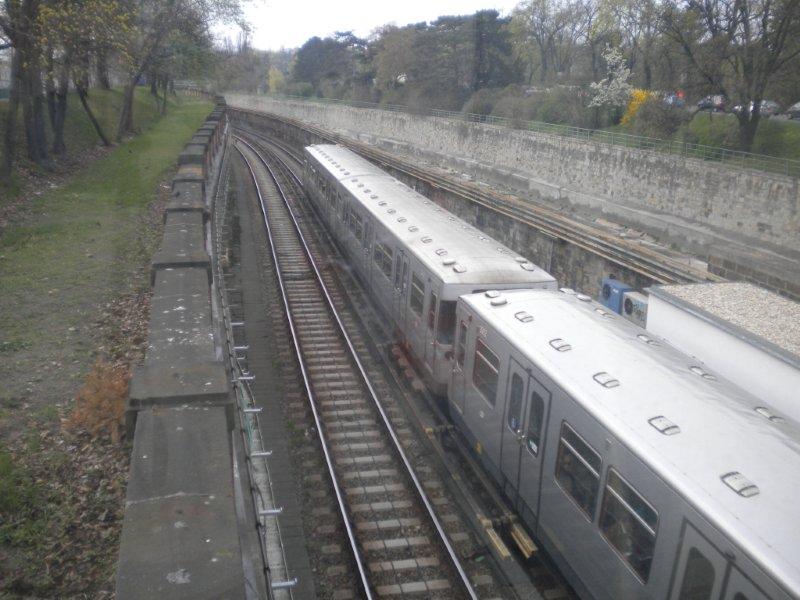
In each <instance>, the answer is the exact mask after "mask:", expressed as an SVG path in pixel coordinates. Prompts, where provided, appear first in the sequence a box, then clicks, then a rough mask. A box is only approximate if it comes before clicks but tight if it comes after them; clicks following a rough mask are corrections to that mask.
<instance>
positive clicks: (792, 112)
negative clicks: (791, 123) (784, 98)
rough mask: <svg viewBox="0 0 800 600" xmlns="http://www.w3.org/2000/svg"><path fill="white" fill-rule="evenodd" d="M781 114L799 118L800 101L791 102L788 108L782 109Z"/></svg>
mask: <svg viewBox="0 0 800 600" xmlns="http://www.w3.org/2000/svg"><path fill="white" fill-rule="evenodd" d="M783 114H785V115H786V116H787V117H789V118H790V119H800V102H795V103H794V104H792V105H791V106H790V107H789V108H787V109H786V110H785V111H783Z"/></svg>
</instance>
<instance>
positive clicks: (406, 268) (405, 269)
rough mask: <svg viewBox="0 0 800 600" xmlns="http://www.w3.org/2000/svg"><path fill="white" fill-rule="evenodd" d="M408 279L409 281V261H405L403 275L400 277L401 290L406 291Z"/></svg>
mask: <svg viewBox="0 0 800 600" xmlns="http://www.w3.org/2000/svg"><path fill="white" fill-rule="evenodd" d="M406 281H408V261H403V277H402V278H401V279H400V291H401V292H405V291H406Z"/></svg>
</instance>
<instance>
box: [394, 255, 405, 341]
mask: <svg viewBox="0 0 800 600" xmlns="http://www.w3.org/2000/svg"><path fill="white" fill-rule="evenodd" d="M407 290H408V257H407V256H406V255H405V253H404V252H403V251H402V250H400V249H399V248H398V249H397V250H395V255H394V315H395V319H396V320H397V324H398V326H399V327H400V329H401V330H402V331H403V333H405V332H406V296H407Z"/></svg>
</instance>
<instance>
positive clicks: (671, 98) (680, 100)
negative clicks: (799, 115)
mask: <svg viewBox="0 0 800 600" xmlns="http://www.w3.org/2000/svg"><path fill="white" fill-rule="evenodd" d="M664 104H666V105H667V106H672V107H674V108H683V107H684V106H685V105H686V97H685V96H684V93H683V91H681V90H678V91H677V92H668V93H666V94H664Z"/></svg>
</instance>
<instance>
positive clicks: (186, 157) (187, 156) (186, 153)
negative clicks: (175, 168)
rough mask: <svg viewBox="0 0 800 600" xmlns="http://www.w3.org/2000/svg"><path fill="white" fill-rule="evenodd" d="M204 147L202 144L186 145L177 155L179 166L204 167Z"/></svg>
mask: <svg viewBox="0 0 800 600" xmlns="http://www.w3.org/2000/svg"><path fill="white" fill-rule="evenodd" d="M205 162H206V146H205V145H203V144H192V143H189V144H186V146H184V147H183V151H182V152H181V153H180V154H179V155H178V164H179V165H200V166H203V165H205Z"/></svg>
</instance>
